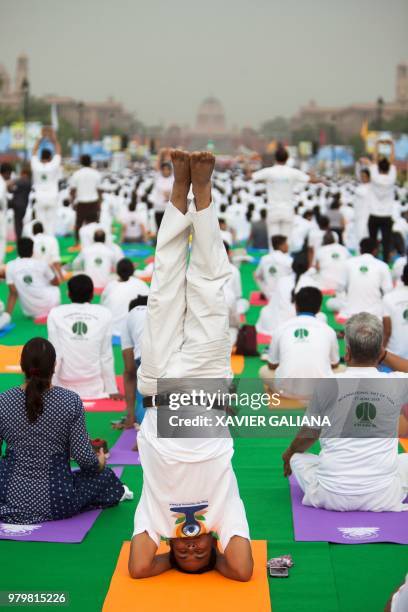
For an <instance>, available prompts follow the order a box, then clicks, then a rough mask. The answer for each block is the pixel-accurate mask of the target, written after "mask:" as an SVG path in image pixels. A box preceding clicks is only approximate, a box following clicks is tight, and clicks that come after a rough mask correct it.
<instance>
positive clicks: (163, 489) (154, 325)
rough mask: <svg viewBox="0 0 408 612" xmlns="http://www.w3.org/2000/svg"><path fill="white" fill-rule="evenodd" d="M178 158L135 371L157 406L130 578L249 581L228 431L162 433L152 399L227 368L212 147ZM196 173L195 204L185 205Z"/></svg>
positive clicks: (145, 433) (150, 416) (148, 402)
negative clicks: (224, 434) (210, 576)
mask: <svg viewBox="0 0 408 612" xmlns="http://www.w3.org/2000/svg"><path fill="white" fill-rule="evenodd" d="M172 161H173V166H174V177H175V180H174V185H173V191H172V196H171V203H168V205H167V208H166V211H165V214H164V218H163V221H162V224H161V227H160V232H159V234H158V240H157V250H156V259H155V271H154V275H153V281H152V286H151V292H150V295H149V303H148V314H147V320H146V327H145V331H144V334H143V339H142V364H141V367H140V369H139V376H138V388H139V390H140V392H141V393H142V394H143V395H144V396H145V399H144V403H145V406H146V407H147V406H151V407H148V409H147V410H146V414H145V418H144V420H143V423H142V426H141V430H140V432H139V435H138V446H139V453H140V458H141V462H142V467H143V490H142V495H141V498H140V501H139V504H138V507H137V509H136V514H135V528H134V533H133V539H132V545H131V551H130V558H129V572H130V574H131V576H132V577H134V578H147V577H149V576H155V575H157V574H161V573H162V572H165V571H166V570H169V569H171V568H172V567H173V568H177V569H178V570H180V571H182V572H186V573H203V572H205V571H208V570H210V569H214V568H215V569H216V570H218V571H219V572H220V573H222V574H223V575H224V576H226V577H228V578H231V579H234V580H241V581H247V580H249V579H250V577H251V575H252V567H253V561H252V555H251V547H250V542H249V532H248V524H247V520H246V516H245V509H244V506H243V503H242V501H241V499H240V496H239V491H238V486H237V481H236V477H235V474H234V472H233V469H232V465H231V457H232V454H233V445H232V440H231V438H222V439H220V438H218V439H215V438H200V439H192V438H173V439H169V438H160V437H158V436H157V416H158V414H157V409H156V408H154V406H157V405H158V404H157V403H156V400H157V402H158V403H159V402H160V398H161V396H160V395H156V394H157V393H158V380H159V379H163V378H177V379H178V380H180V379H189V378H190V379H191V378H207V379H211V378H218V379H219V378H229V377H230V376H231V371H230V344H229V338H228V311H227V307H226V304H225V299H224V293H223V286H224V284H225V282H226V281H227V280H228V277H229V274H230V270H229V263H228V258H227V255H226V251H225V248H224V246H223V243H222V239H221V235H220V230H219V227H218V223H217V217H216V213H215V210H214V205H211V174H212V171H213V168H214V163H215V158H214V156H213V155H212V154H211V153H193V154H192V155H191V156H189V154H188V153H184V152H183V151H173V152H172ZM190 181H191V183H192V188H193V193H194V198H195V206H194V205H193V204H191V205H190V208H189V209H188V210H187V208H188V204H187V194H188V192H189V188H190ZM191 231H193V239H192V250H191V256H190V258H189V261H188V245H189V237H190V233H191ZM163 321H166V324H165V325H164V324H163ZM146 396H150V397H146ZM151 396H153V397H151ZM164 405H165V404H163V406H164ZM158 409H159V410H160V406H158ZM187 519H189V520H187ZM189 528H191V529H189ZM215 533H216V534H218V537H219V542H220V545H221V548H222V549H223V553H221V552H219V550H218V545H217V540H216V538H215V537H214V534H215ZM161 537H164V538H167V539H168V540H169V543H170V553H167V554H164V555H156V551H157V547H158V545H159V543H160V539H161Z"/></svg>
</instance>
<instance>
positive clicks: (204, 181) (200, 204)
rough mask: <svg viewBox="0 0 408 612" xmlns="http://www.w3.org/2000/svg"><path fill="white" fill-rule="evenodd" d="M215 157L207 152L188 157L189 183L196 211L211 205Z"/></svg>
mask: <svg viewBox="0 0 408 612" xmlns="http://www.w3.org/2000/svg"><path fill="white" fill-rule="evenodd" d="M214 165H215V157H214V155H213V154H212V153H209V152H207V151H203V152H201V153H200V152H196V153H192V154H191V155H190V172H191V183H192V186H193V193H194V199H195V204H196V208H197V210H202V209H203V208H207V207H208V206H209V205H210V204H211V175H212V173H213V170H214Z"/></svg>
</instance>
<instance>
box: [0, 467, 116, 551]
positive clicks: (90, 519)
mask: <svg viewBox="0 0 408 612" xmlns="http://www.w3.org/2000/svg"><path fill="white" fill-rule="evenodd" d="M113 471H114V472H115V474H116V476H118V477H120V476H121V475H122V472H123V468H119V467H118V468H114V470H113ZM101 512H102V510H100V509H99V510H89V511H88V512H83V513H82V514H77V515H76V516H73V517H72V518H68V519H63V520H60V521H47V522H45V523H38V524H37V525H12V524H10V523H2V522H1V521H0V540H20V541H22V542H61V543H65V544H75V543H78V542H82V540H83V539H84V537H85V536H86V534H87V533H88V531H89V530H90V529H91V527H92V525H93V524H94V522H95V521H96V519H97V518H98V516H99V515H100V513H101Z"/></svg>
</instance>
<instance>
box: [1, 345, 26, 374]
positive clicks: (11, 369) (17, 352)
mask: <svg viewBox="0 0 408 612" xmlns="http://www.w3.org/2000/svg"><path fill="white" fill-rule="evenodd" d="M22 350H23V347H22V346H21V345H20V346H6V345H4V344H2V345H0V373H1V374H13V373H17V374H19V373H20V372H21V368H20V356H21V351H22Z"/></svg>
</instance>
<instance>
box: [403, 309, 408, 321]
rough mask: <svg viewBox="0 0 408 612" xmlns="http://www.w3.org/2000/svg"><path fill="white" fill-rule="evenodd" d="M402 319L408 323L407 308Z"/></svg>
mask: <svg viewBox="0 0 408 612" xmlns="http://www.w3.org/2000/svg"><path fill="white" fill-rule="evenodd" d="M402 318H403V319H404V321H406V322H408V308H406V309H405V310H404V312H403V313H402Z"/></svg>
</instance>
